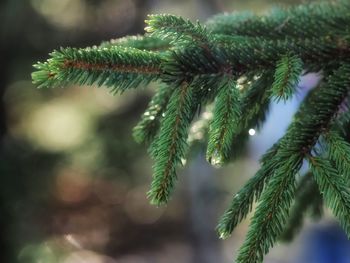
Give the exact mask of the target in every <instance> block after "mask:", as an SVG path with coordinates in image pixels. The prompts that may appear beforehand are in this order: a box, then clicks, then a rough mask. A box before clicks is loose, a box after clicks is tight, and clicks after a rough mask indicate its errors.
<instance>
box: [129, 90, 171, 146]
mask: <svg viewBox="0 0 350 263" xmlns="http://www.w3.org/2000/svg"><path fill="white" fill-rule="evenodd" d="M173 91H174V90H173V89H172V87H169V86H166V85H163V86H160V87H159V89H158V91H157V92H156V94H155V95H154V96H153V98H152V100H151V101H150V103H149V104H148V106H147V109H146V111H145V112H144V114H143V115H142V117H141V120H140V122H139V123H138V124H137V125H136V126H135V128H134V129H133V137H134V139H135V141H136V142H138V143H143V142H146V143H149V142H151V141H152V140H153V139H154V137H155V136H156V134H157V132H158V130H159V125H160V124H159V121H160V119H161V118H162V117H163V116H162V115H163V114H164V111H165V108H166V106H167V104H168V102H169V99H170V96H171V94H172V93H173ZM164 115H165V114H164Z"/></svg>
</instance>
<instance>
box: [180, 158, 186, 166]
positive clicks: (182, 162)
mask: <svg viewBox="0 0 350 263" xmlns="http://www.w3.org/2000/svg"><path fill="white" fill-rule="evenodd" d="M186 163H187V160H186V159H185V158H181V164H182V166H185V165H186Z"/></svg>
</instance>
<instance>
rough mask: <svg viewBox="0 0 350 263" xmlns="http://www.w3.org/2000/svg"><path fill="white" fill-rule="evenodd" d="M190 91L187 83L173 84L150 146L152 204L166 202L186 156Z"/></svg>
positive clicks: (191, 91)
mask: <svg viewBox="0 0 350 263" xmlns="http://www.w3.org/2000/svg"><path fill="white" fill-rule="evenodd" d="M192 94H193V90H192V87H191V86H190V85H188V83H183V84H182V85H181V86H180V87H176V88H175V90H174V92H173V94H172V95H171V98H170V101H169V104H168V107H167V109H166V111H165V116H164V117H163V119H162V121H161V128H160V133H159V135H158V137H157V138H156V139H155V140H154V142H153V144H152V146H151V147H152V153H153V157H154V161H155V164H154V167H153V168H154V174H153V181H152V184H151V190H150V191H149V193H148V195H149V198H150V199H151V203H153V204H156V205H161V204H165V203H167V201H168V199H169V197H170V194H171V192H172V189H173V187H174V182H175V180H176V178H177V175H176V168H177V166H178V165H179V164H180V163H181V159H182V158H185V153H186V149H187V142H186V140H187V135H188V128H189V125H190V123H191V121H192V118H193V114H194V112H193V107H192V99H193V98H192Z"/></svg>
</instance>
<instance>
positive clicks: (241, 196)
mask: <svg viewBox="0 0 350 263" xmlns="http://www.w3.org/2000/svg"><path fill="white" fill-rule="evenodd" d="M277 150H278V145H274V146H273V147H272V148H271V149H270V150H269V151H268V152H267V153H265V155H264V156H263V157H262V159H261V163H262V167H261V168H260V170H259V171H258V172H257V173H256V174H255V175H254V176H253V177H252V178H250V179H249V180H248V182H247V183H246V184H245V185H244V186H243V187H242V188H241V189H240V190H239V191H238V193H237V194H235V195H234V197H233V199H232V201H231V204H230V205H229V208H228V209H227V210H226V211H225V212H224V214H223V216H222V217H221V219H220V220H219V223H218V226H217V228H216V229H217V232H218V234H219V236H220V238H222V239H226V238H228V237H229V236H230V235H231V233H232V232H233V230H234V228H235V227H236V226H237V225H238V224H239V223H240V222H241V221H242V220H243V219H244V218H246V216H247V215H248V213H249V212H250V211H251V210H252V207H253V203H254V201H255V200H258V199H259V198H260V196H261V193H262V191H263V189H264V186H265V184H267V183H268V181H269V180H270V178H271V174H272V173H273V169H274V168H275V167H274V165H275V164H273V165H272V162H269V161H271V160H273V159H274V158H275V156H276V153H277Z"/></svg>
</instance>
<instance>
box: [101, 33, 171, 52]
mask: <svg viewBox="0 0 350 263" xmlns="http://www.w3.org/2000/svg"><path fill="white" fill-rule="evenodd" d="M113 46H118V47H131V48H136V49H140V50H148V51H167V50H168V49H169V48H170V47H171V45H170V43H169V41H167V40H165V39H161V38H156V37H152V36H141V35H137V36H126V37H122V38H117V39H112V40H110V41H104V42H102V43H101V45H100V46H99V48H111V47H113Z"/></svg>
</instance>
